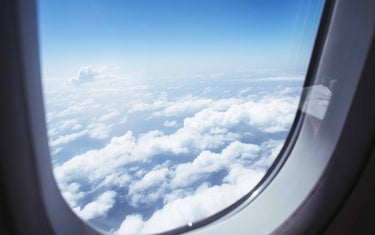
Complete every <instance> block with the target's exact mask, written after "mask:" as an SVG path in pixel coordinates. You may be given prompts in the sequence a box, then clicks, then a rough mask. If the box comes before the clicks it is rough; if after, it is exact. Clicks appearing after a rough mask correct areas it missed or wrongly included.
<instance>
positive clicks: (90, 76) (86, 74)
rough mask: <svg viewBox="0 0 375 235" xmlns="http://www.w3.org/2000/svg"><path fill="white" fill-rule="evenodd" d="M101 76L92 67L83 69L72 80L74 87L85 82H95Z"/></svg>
mask: <svg viewBox="0 0 375 235" xmlns="http://www.w3.org/2000/svg"><path fill="white" fill-rule="evenodd" d="M98 75H99V72H98V71H96V70H95V69H93V68H91V67H90V66H85V67H81V68H80V69H79V71H78V73H77V76H76V77H75V78H73V79H72V80H71V82H72V84H73V85H80V84H82V83H85V82H90V81H92V80H94V79H95V78H96V77H97V76H98Z"/></svg>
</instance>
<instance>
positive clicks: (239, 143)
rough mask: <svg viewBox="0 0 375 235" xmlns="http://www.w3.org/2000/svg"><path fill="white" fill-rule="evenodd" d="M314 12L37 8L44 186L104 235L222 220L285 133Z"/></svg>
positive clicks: (178, 5) (277, 7)
mask: <svg viewBox="0 0 375 235" xmlns="http://www.w3.org/2000/svg"><path fill="white" fill-rule="evenodd" d="M323 4H324V2H323V1H322V0H318V1H317V0H305V1H299V0H286V1H279V0H263V1H260V0H253V1H237V0H236V1H233V0H230V1H229V0H228V1H213V0H206V1H202V0H153V1H151V0H137V1H136V0H124V1H118V0H112V1H103V0H80V1H76V0H67V1H58V0H39V2H38V16H39V37H40V52H41V61H42V80H43V91H44V98H45V108H46V119H47V126H48V137H49V147H50V153H51V162H52V166H53V170H54V175H55V178H56V181H57V184H58V186H59V188H60V190H61V193H62V195H63V197H64V198H65V200H66V201H67V203H68V204H69V206H70V207H71V208H72V209H73V210H74V211H75V212H76V213H77V214H78V215H79V216H80V217H81V218H82V219H84V220H86V221H88V222H89V223H90V224H91V225H93V226H94V227H96V228H97V229H99V230H101V231H104V232H107V233H114V234H126V233H129V234H134V233H154V232H162V231H166V230H170V229H173V228H176V227H178V226H183V225H186V224H191V223H194V222H196V221H199V220H201V219H204V218H206V217H208V216H211V215H213V214H215V213H217V212H219V211H220V210H222V209H225V208H226V207H228V206H230V205H231V204H233V203H234V202H236V201H237V200H238V199H239V198H241V197H242V196H244V195H245V194H246V193H248V192H249V191H250V190H251V189H252V188H253V187H254V186H255V185H256V184H257V183H258V182H259V180H260V179H261V178H262V177H263V176H264V174H265V173H266V171H267V169H268V168H269V166H270V165H271V164H272V163H273V161H274V159H275V158H276V156H277V155H278V153H279V151H280V149H281V148H282V146H283V144H284V141H285V138H286V136H287V135H288V132H289V129H290V127H291V124H292V122H293V120H294V117H295V113H296V110H297V108H298V103H299V99H300V94H301V91H302V84H303V81H304V79H305V74H306V70H307V66H308V63H309V60H310V56H311V52H312V47H313V44H314V40H315V36H316V32H317V28H318V24H319V20H320V16H321V12H322V8H323Z"/></svg>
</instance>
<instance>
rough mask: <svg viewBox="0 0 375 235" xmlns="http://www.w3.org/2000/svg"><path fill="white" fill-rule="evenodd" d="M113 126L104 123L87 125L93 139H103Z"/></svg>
mask: <svg viewBox="0 0 375 235" xmlns="http://www.w3.org/2000/svg"><path fill="white" fill-rule="evenodd" d="M112 127H113V124H111V125H107V124H104V123H95V124H90V125H89V126H88V128H89V130H90V131H89V135H90V137H91V138H94V139H105V138H107V137H108V136H109V133H110V132H111V130H112Z"/></svg>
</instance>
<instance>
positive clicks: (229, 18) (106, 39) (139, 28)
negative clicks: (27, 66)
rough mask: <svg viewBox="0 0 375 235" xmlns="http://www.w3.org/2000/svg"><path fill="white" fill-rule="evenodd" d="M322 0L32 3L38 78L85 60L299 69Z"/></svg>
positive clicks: (143, 66)
mask: <svg viewBox="0 0 375 235" xmlns="http://www.w3.org/2000/svg"><path fill="white" fill-rule="evenodd" d="M322 2H323V1H322V0H319V1H315V0H306V1H299V0H286V1H278V0H268V1H267V0H254V1H214V0H207V1H201V0H200V1H199V0H180V1H176V0H160V1H154V0H137V1H135V0H130V1H129V0H125V1H121V0H113V1H103V0H83V1H72V0H68V1H61V0H40V1H39V2H38V3H39V5H38V6H39V24H40V41H41V44H42V46H41V52H42V53H41V55H42V64H43V67H44V75H45V76H44V77H45V78H51V77H59V76H61V75H62V74H63V75H64V76H67V75H68V74H69V73H70V74H71V73H72V72H73V71H77V70H78V68H79V67H81V66H85V65H92V66H102V65H117V66H121V67H123V68H125V69H126V70H127V71H137V70H143V71H145V70H147V71H153V70H163V71H164V72H165V73H168V71H170V70H181V71H187V70H192V69H195V70H200V71H208V70H213V71H216V72H217V71H218V70H219V69H222V70H226V71H228V70H244V69H248V70H251V69H252V70H254V69H269V68H272V69H274V70H275V69H277V70H279V71H283V72H304V70H305V67H306V64H307V61H308V59H309V57H310V53H309V51H310V50H311V45H312V42H313V41H314V39H315V36H314V30H312V29H314V28H316V27H317V23H318V19H319V17H320V11H321V7H322Z"/></svg>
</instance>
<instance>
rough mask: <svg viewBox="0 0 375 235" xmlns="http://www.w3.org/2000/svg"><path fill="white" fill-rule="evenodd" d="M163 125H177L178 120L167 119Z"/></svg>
mask: <svg viewBox="0 0 375 235" xmlns="http://www.w3.org/2000/svg"><path fill="white" fill-rule="evenodd" d="M163 126H165V127H176V126H177V122H176V121H175V120H174V121H165V122H164V124H163Z"/></svg>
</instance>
